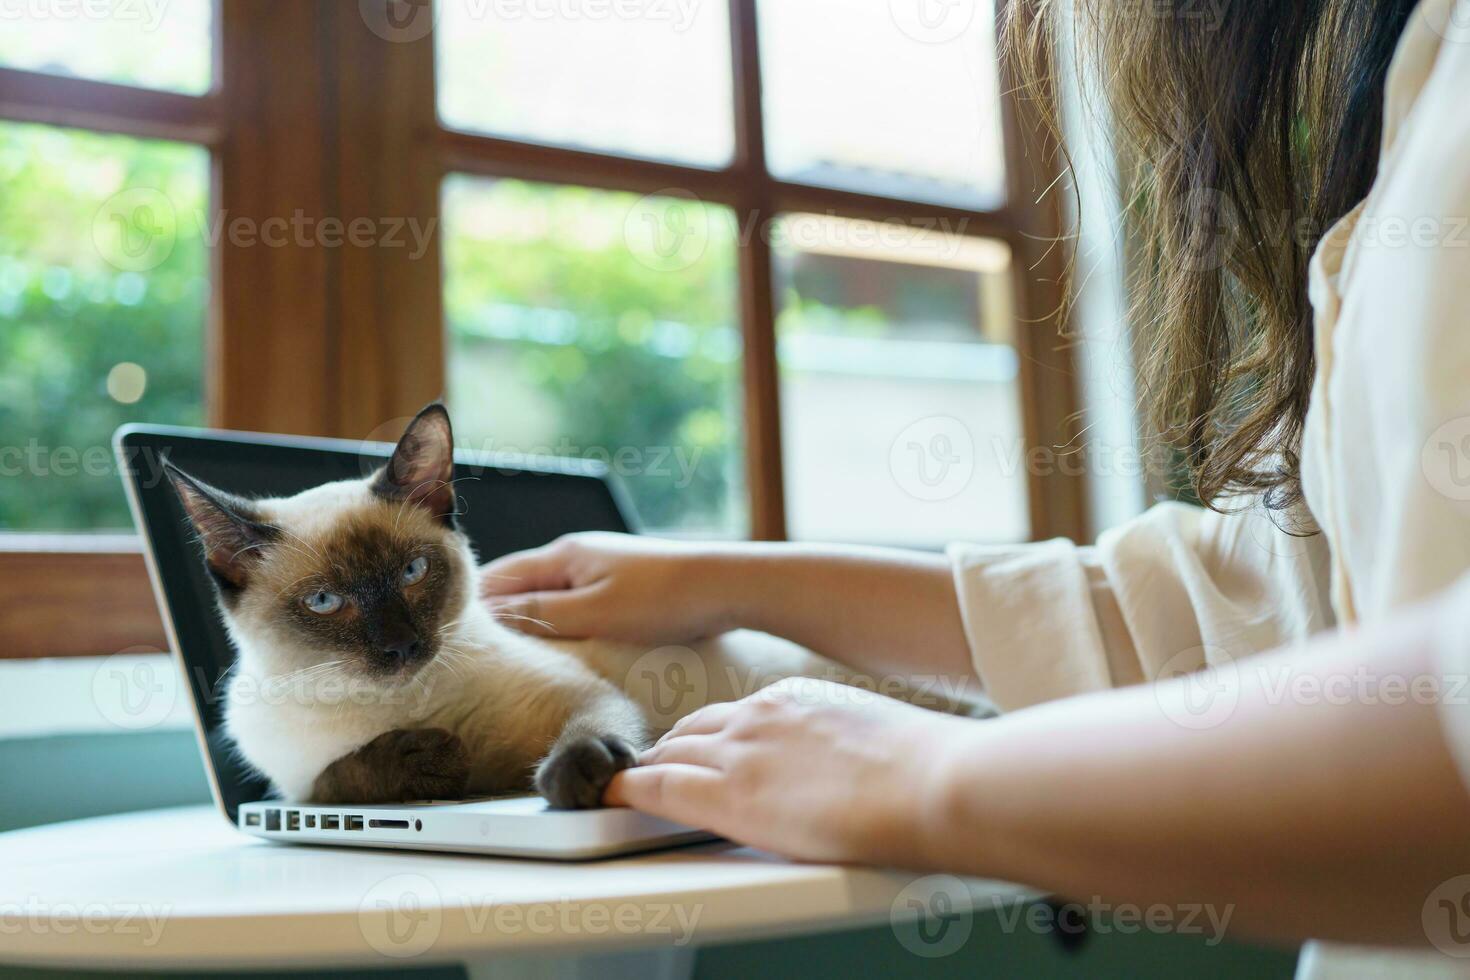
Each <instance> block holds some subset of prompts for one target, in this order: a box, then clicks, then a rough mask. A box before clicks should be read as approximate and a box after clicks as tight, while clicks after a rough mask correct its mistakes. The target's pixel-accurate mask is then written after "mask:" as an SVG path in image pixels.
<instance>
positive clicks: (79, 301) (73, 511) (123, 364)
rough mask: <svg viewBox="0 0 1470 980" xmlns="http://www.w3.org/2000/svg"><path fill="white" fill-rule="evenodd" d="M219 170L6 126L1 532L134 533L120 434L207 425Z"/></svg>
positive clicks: (184, 149) (196, 159)
mask: <svg viewBox="0 0 1470 980" xmlns="http://www.w3.org/2000/svg"><path fill="white" fill-rule="evenodd" d="M208 172H209V165H208V155H207V154H206V152H205V151H204V150H203V149H200V148H197V147H192V146H182V145H179V144H173V143H159V142H145V141H140V140H133V139H127V138H124V137H120V136H98V135H94V134H90V133H80V132H73V131H70V130H58V129H50V128H47V127H42V126H21V125H15V124H9V123H4V124H0V186H3V187H4V188H5V193H4V195H3V196H0V477H3V478H0V528H5V529H7V530H85V529H94V528H127V527H130V526H131V524H132V521H131V519H130V518H129V517H128V509H127V503H126V501H125V500H124V498H123V491H122V484H121V483H120V482H119V480H118V476H117V473H116V468H115V467H114V466H113V465H112V450H111V439H112V432H113V430H114V429H115V428H116V427H117V426H119V425H121V424H122V423H124V422H130V421H148V422H171V423H183V424H195V423H198V422H199V421H200V420H201V419H202V417H203V412H202V407H201V406H202V400H203V398H202V388H203V385H202V379H203V338H204V315H205V313H204V311H205V306H206V303H207V300H208V282H207V279H206V276H207V274H208V273H207V263H206V258H205V250H204V241H203V236H202V235H201V234H199V233H198V232H197V229H198V228H199V227H200V221H199V216H201V215H202V214H203V213H204V208H205V203H206V193H207V191H206V188H207V187H208ZM186 229H188V230H189V231H190V232H191V233H186V231H185V230H186Z"/></svg>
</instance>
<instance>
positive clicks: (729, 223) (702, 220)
mask: <svg viewBox="0 0 1470 980" xmlns="http://www.w3.org/2000/svg"><path fill="white" fill-rule="evenodd" d="M444 216H445V222H446V225H445V252H444V261H445V282H446V286H445V314H446V317H447V320H448V323H449V344H450V348H449V349H450V357H449V397H450V401H451V402H452V403H453V405H454V409H455V414H456V417H457V421H456V425H457V427H458V432H457V437H458V438H459V440H460V441H461V443H462V444H468V445H470V446H473V447H475V448H477V449H484V450H499V451H504V452H511V453H517V454H529V455H533V456H535V455H547V456H579V457H584V458H591V459H597V460H599V461H601V462H602V463H604V464H606V465H607V466H608V467H609V468H610V469H611V470H612V471H613V473H614V474H616V476H617V477H618V478H619V479H620V480H622V481H623V483H624V484H625V485H626V486H627V487H628V490H629V494H630V497H631V499H632V503H633V505H634V507H635V508H636V509H637V511H638V516H639V518H640V524H642V525H643V526H646V527H654V528H658V529H660V530H663V531H674V532H679V533H687V534H704V535H709V534H715V535H743V534H745V533H746V532H747V522H746V516H745V503H744V500H743V499H742V498H743V494H742V493H741V489H742V484H743V476H742V474H741V466H740V443H739V435H740V397H739V391H740V332H739V331H740V328H739V324H738V323H737V319H738V318H737V316H736V299H735V290H736V283H735V236H734V222H733V220H732V219H731V216H730V214H729V212H728V211H727V210H725V209H723V208H716V207H713V206H710V205H704V204H699V203H697V202H691V201H688V200H683V199H680V198H668V197H657V196H650V197H645V198H642V199H640V198H639V197H638V196H637V195H635V194H620V193H616V192H610V191H597V190H589V189H587V188H582V187H564V186H562V187H558V186H548V185H544V184H527V183H522V182H519V181H510V180H502V181H488V180H483V179H475V178H467V177H452V178H450V180H449V181H448V182H447V183H446V184H445V194H444ZM669 227H674V228H677V229H682V230H683V231H684V232H685V233H686V234H687V236H688V237H687V239H686V240H685V242H683V243H682V247H672V245H673V241H674V239H673V238H672V237H671V236H670V235H669V233H668V231H667V229H668V228H669Z"/></svg>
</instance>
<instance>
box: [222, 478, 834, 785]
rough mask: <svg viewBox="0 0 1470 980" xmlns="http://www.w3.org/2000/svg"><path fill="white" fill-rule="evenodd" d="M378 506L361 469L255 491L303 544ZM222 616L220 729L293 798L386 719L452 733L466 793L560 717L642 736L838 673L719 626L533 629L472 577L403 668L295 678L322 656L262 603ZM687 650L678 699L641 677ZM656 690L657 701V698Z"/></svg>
mask: <svg viewBox="0 0 1470 980" xmlns="http://www.w3.org/2000/svg"><path fill="white" fill-rule="evenodd" d="M379 506H381V504H380V502H378V501H376V500H375V499H374V498H373V496H372V494H371V493H370V491H369V490H368V481H365V480H361V481H349V482H344V483H332V484H327V485H325V486H321V487H317V488H315V489H313V490H309V491H307V492H306V493H303V494H301V495H299V496H296V497H292V498H289V499H282V500H266V501H258V502H256V504H255V507H256V510H257V512H258V513H259V514H260V515H261V516H262V517H263V518H264V519H265V520H267V521H269V522H270V523H272V524H274V525H276V526H278V527H280V528H282V529H283V530H285V531H286V532H287V533H288V536H289V539H290V540H291V541H293V542H296V544H295V546H296V547H300V548H303V549H307V548H312V549H316V548H319V547H326V546H328V545H327V542H328V541H329V539H330V537H331V535H332V533H333V526H334V524H335V523H336V522H338V521H340V520H341V518H342V516H343V515H344V514H346V513H350V512H353V511H362V510H369V511H370V510H372V509H375V508H377V507H379ZM455 560H456V561H458V562H459V563H461V566H462V568H461V570H462V572H463V574H464V575H465V576H466V577H467V578H468V579H469V580H470V581H471V582H473V581H474V580H475V575H476V567H475V559H474V555H473V553H472V552H471V550H470V547H469V544H468V543H467V542H466V541H464V540H463V538H462V537H461V538H460V540H459V542H458V547H457V548H456V549H455ZM225 621H226V624H227V626H228V628H229V632H230V637H231V639H232V640H233V641H234V644H235V648H236V650H237V651H238V655H239V659H238V661H237V666H236V669H235V671H234V672H233V674H232V675H231V677H230V680H229V687H228V692H229V693H228V699H227V707H226V714H225V719H226V722H225V723H226V730H227V732H228V734H229V736H230V737H231V738H232V739H233V740H234V742H235V744H236V746H238V748H239V750H240V752H241V753H242V754H243V755H244V757H245V759H246V760H247V761H248V762H249V763H250V764H251V765H252V766H254V767H255V768H256V769H258V770H259V771H260V772H262V773H263V774H265V775H266V776H268V777H269V778H270V779H271V781H272V782H273V783H274V784H275V785H276V786H277V787H278V789H279V790H280V791H281V793H282V794H283V795H284V796H285V797H286V798H287V799H291V800H306V799H309V798H310V796H311V791H312V787H313V785H314V783H315V781H316V779H317V777H318V776H320V775H321V773H322V771H323V770H325V769H326V768H327V766H329V765H330V764H331V763H333V762H335V761H336V760H337V759H340V758H342V757H343V756H346V755H349V754H351V753H352V752H353V751H355V750H357V749H358V748H359V747H361V746H363V745H366V744H367V743H369V742H371V741H372V740H373V739H374V738H376V737H377V736H379V735H382V734H384V733H385V732H389V731H393V730H395V729H416V728H443V729H447V730H448V731H450V732H453V733H454V734H455V735H457V736H459V738H460V739H461V740H462V741H463V742H464V744H465V747H466V749H467V750H468V755H469V758H470V760H471V775H470V783H469V787H468V791H469V792H470V794H472V795H477V794H486V793H496V792H505V791H507V790H511V789H516V788H519V787H522V786H525V785H526V784H527V781H528V779H529V777H530V774H531V772H532V769H533V767H534V766H535V765H536V763H538V762H539V761H541V759H542V758H544V757H545V756H546V754H547V753H548V751H550V748H551V746H552V745H554V744H555V741H556V740H557V739H560V738H562V737H564V735H565V733H566V729H567V726H568V724H572V725H573V726H575V727H576V728H577V729H579V730H586V731H588V732H598V733H601V732H603V731H609V732H616V733H619V734H623V735H624V736H625V737H629V739H630V741H633V742H634V743H635V744H636V745H639V746H642V745H645V744H646V743H647V742H648V740H649V739H650V738H651V737H653V736H655V735H657V734H658V733H659V732H660V731H661V730H662V729H664V728H666V727H667V726H668V725H669V724H671V723H672V721H674V720H676V719H677V718H679V717H682V716H683V715H685V714H688V713H689V712H690V711H693V710H694V709H696V708H698V707H700V706H702V705H703V704H705V703H714V702H719V701H729V700H734V699H736V698H739V697H741V696H744V695H746V694H750V693H754V691H755V690H758V689H759V688H760V687H763V686H765V685H766V684H769V683H770V682H772V681H774V680H778V679H780V678H783V677H793V676H813V677H826V678H829V679H839V678H842V677H843V676H844V675H843V673H842V672H841V671H840V670H839V668H837V667H836V665H834V664H833V663H831V662H830V661H828V660H825V659H823V658H821V657H818V656H816V655H815V654H811V653H808V652H806V651H805V650H802V649H801V648H799V647H796V646H794V645H792V644H790V643H786V642H785V641H782V640H778V639H776V638H774V637H770V636H766V635H764V634H759V633H750V632H739V633H732V634H727V635H726V636H723V637H719V638H716V639H713V640H709V641H705V642H703V643H699V644H695V645H694V646H693V647H691V648H689V649H688V651H687V652H685V651H681V650H664V651H650V650H648V649H647V648H642V647H634V646H630V645H627V644H619V643H609V642H604V641H598V640H581V641H557V640H545V639H540V638H536V637H531V636H527V635H525V634H523V633H520V632H517V631H515V630H513V629H511V628H510V627H508V626H506V625H504V624H503V623H501V622H499V621H497V619H496V618H495V617H494V616H493V615H492V614H491V613H490V611H489V610H488V609H487V608H486V607H485V605H484V604H483V603H481V602H480V601H479V599H478V596H477V595H476V594H475V592H474V591H473V590H470V591H467V592H465V593H464V594H463V598H462V601H461V604H460V606H459V608H458V609H457V610H456V611H455V612H454V613H453V614H452V616H451V617H449V628H448V630H447V631H446V632H445V634H444V636H443V648H442V650H441V651H440V653H439V655H438V656H436V657H435V659H434V660H433V661H431V662H430V663H428V664H427V665H425V666H424V667H423V669H422V670H420V671H419V673H418V674H416V675H415V676H414V677H413V678H412V679H411V680H409V681H406V682H404V681H394V682H391V683H379V682H376V681H374V680H373V679H371V678H369V677H351V678H348V679H345V680H342V681H341V682H340V683H336V684H329V683H326V682H324V681H322V680H318V681H316V682H312V681H311V678H310V676H308V677H307V678H305V679H304V680H300V681H293V680H291V679H290V678H291V675H292V674H294V673H295V672H297V671H301V670H303V669H304V670H312V669H314V668H313V667H311V666H307V667H305V668H303V667H302V666H301V665H302V664H306V665H312V664H318V663H321V662H323V660H322V658H323V654H322V651H320V650H315V649H301V648H299V645H298V643H299V641H293V639H292V637H291V636H290V635H289V633H285V632H283V631H282V630H280V629H279V628H277V627H276V626H275V625H273V623H272V622H271V615H270V612H269V610H264V609H261V610H252V609H249V608H242V609H241V610H239V611H237V612H236V613H234V614H231V613H226V616H225ZM694 658H697V660H698V664H699V665H702V668H703V672H702V675H701V676H699V677H698V678H697V680H691V681H690V682H689V683H691V684H695V686H696V687H697V688H698V689H699V690H696V691H694V692H692V693H691V694H690V695H689V696H684V697H680V698H677V699H676V698H674V697H672V693H673V692H670V691H667V690H665V689H664V688H662V687H660V686H659V679H658V678H652V679H650V678H647V677H641V676H637V673H638V672H640V671H641V670H642V669H653V670H657V669H660V668H666V667H668V666H669V665H671V664H673V665H679V666H684V665H686V664H690V663H692V662H693V661H694ZM640 664H643V665H647V666H646V668H640ZM326 673H328V672H327V671H318V674H317V677H318V678H321V676H322V675H323V674H326ZM630 674H632V676H630ZM661 695H663V696H666V698H665V700H664V701H663V702H662V703H657V704H656V703H654V702H655V700H656V699H657V698H659V697H660V696H661ZM671 706H674V710H670V708H671Z"/></svg>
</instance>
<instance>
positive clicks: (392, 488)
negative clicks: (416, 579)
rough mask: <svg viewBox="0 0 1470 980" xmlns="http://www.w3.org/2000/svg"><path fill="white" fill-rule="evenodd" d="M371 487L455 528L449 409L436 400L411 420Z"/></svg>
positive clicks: (385, 497)
mask: <svg viewBox="0 0 1470 980" xmlns="http://www.w3.org/2000/svg"><path fill="white" fill-rule="evenodd" d="M371 487H372V491H373V493H375V494H377V495H378V496H380V497H383V498H384V499H386V500H395V501H407V502H409V503H411V504H414V505H416V506H418V507H422V508H423V509H424V510H426V511H428V512H429V514H430V515H432V516H433V517H434V519H435V520H437V521H439V522H441V523H442V524H444V525H445V526H446V527H454V512H455V501H454V432H453V430H452V429H451V428H450V427H449V411H448V409H446V408H445V407H444V406H443V405H442V404H440V403H439V402H435V403H434V404H432V405H430V406H429V407H428V408H426V409H424V410H423V411H422V412H420V413H419V414H418V415H417V416H416V417H415V418H414V420H413V421H412V422H410V423H408V428H407V429H405V430H404V431H403V438H401V439H399V440H398V446H397V447H396V448H395V449H394V450H393V458H392V459H390V460H388V465H387V466H385V467H383V468H382V469H381V470H379V471H378V472H377V475H375V476H374V477H373V482H372V484H371Z"/></svg>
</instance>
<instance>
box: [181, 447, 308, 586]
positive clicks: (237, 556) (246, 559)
mask: <svg viewBox="0 0 1470 980" xmlns="http://www.w3.org/2000/svg"><path fill="white" fill-rule="evenodd" d="M164 472H165V473H167V474H168V479H169V482H170V483H172V484H173V487H174V491H175V492H176V493H177V494H178V495H179V501H180V503H182V504H183V505H184V513H186V514H188V515H189V523H191V524H193V525H194V530H195V532H197V533H198V535H199V541H200V543H201V544H203V545H204V560H205V563H206V564H207V565H208V566H209V571H210V573H211V574H213V575H214V578H215V581H216V582H218V583H219V585H220V588H221V589H224V590H225V591H227V592H231V591H233V592H238V591H240V590H242V589H244V588H245V586H246V584H247V583H248V582H249V581H250V573H251V572H252V571H254V569H255V567H256V566H257V565H258V564H260V560H261V557H262V556H261V549H262V548H264V547H265V546H266V545H268V544H270V543H271V542H272V541H274V540H275V539H276V537H277V536H278V535H279V534H280V532H279V531H278V530H277V529H276V528H274V527H272V526H271V525H269V524H266V523H264V522H263V521H261V520H260V519H259V516H258V515H257V514H256V513H255V511H254V508H253V507H252V506H251V505H250V503H249V501H245V500H241V499H239V498H238V497H233V496H231V495H229V494H227V493H225V492H223V491H221V490H216V489H215V488H214V487H211V486H210V485H209V484H207V483H203V482H201V481H199V480H196V479H194V478H193V477H192V476H190V475H189V474H187V473H185V472H184V471H183V470H181V469H179V468H178V467H177V466H175V465H173V464H172V463H164Z"/></svg>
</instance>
